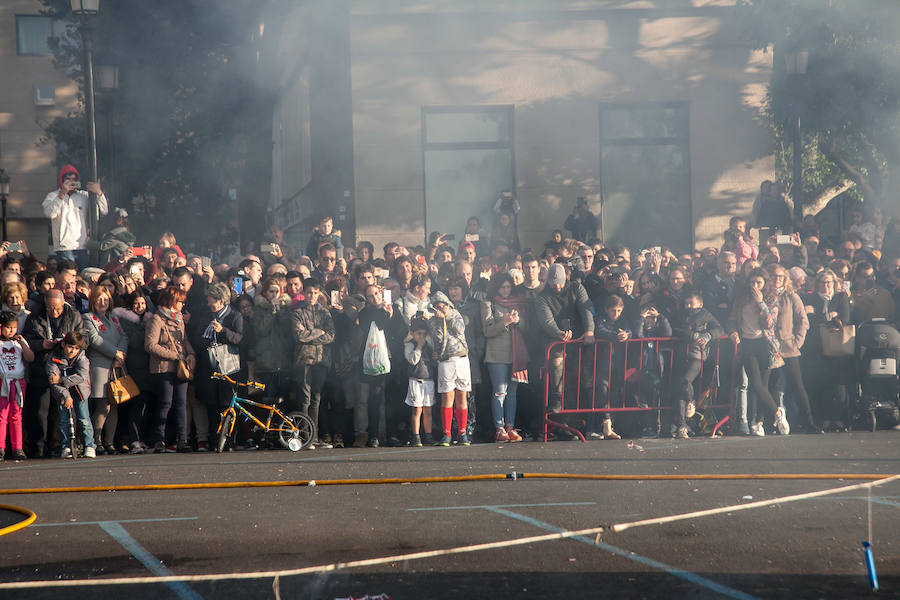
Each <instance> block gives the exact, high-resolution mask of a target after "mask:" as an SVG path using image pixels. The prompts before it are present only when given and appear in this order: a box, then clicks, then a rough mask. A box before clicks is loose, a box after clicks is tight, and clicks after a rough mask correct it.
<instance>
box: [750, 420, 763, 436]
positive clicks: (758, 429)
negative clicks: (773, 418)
mask: <svg viewBox="0 0 900 600" xmlns="http://www.w3.org/2000/svg"><path fill="white" fill-rule="evenodd" d="M750 435H755V436H756V437H765V436H766V429H765V428H764V427H763V424H762V421H757V422H755V423H751V424H750Z"/></svg>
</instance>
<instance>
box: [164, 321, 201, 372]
mask: <svg viewBox="0 0 900 600" xmlns="http://www.w3.org/2000/svg"><path fill="white" fill-rule="evenodd" d="M163 329H165V330H166V335H167V336H169V341H170V342H172V345H173V346H175V339H174V338H173V337H172V333H171V332H170V331H169V326H168V325H166V324H165V323H163ZM175 377H176V378H177V379H178V380H179V381H193V380H194V372H193V371H192V370H191V368H190V367H189V366H188V364H187V361H186V360H184V358H179V359H178V364H177V365H176V366H175Z"/></svg>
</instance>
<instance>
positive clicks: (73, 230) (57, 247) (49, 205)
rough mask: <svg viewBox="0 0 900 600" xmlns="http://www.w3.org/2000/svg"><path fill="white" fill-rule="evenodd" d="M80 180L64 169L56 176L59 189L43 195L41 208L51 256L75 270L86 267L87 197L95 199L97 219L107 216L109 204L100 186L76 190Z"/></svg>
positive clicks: (70, 169)
mask: <svg viewBox="0 0 900 600" xmlns="http://www.w3.org/2000/svg"><path fill="white" fill-rule="evenodd" d="M80 181H81V176H80V175H79V174H78V171H77V170H76V169H75V167H73V166H72V165H66V166H64V167H63V168H62V170H60V172H59V189H57V190H56V191H53V192H50V193H49V194H47V197H46V198H44V201H43V202H42V203H41V206H42V207H43V209H44V216H46V217H47V218H48V219H50V228H51V230H52V232H53V252H55V253H56V254H57V256H59V257H61V258H67V259H69V260H73V261H75V262H76V263H77V264H78V268H79V269H83V268H85V267H87V266H88V251H87V241H88V234H89V233H90V232H89V231H88V215H89V214H90V212H89V211H90V210H91V203H90V195H89V194H88V192H90V193H93V194H94V195H96V196H97V208H98V209H99V211H100V215H105V214H106V213H107V212H108V207H109V204H108V202H107V200H106V196H104V195H103V190H102V189H100V183H99V182H96V181H90V182H88V183H87V185H86V186H85V187H86V188H87V191H85V190H83V189H80V187H81V183H80Z"/></svg>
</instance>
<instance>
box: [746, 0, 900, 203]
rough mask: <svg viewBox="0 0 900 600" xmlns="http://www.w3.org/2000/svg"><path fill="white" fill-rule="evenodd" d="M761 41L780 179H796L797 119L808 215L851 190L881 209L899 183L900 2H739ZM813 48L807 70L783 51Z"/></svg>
mask: <svg viewBox="0 0 900 600" xmlns="http://www.w3.org/2000/svg"><path fill="white" fill-rule="evenodd" d="M740 9H741V10H742V11H743V13H744V14H743V17H744V18H743V20H742V21H743V22H744V23H745V24H746V27H747V34H748V35H749V37H750V39H751V41H752V43H753V45H754V46H755V47H756V48H765V49H770V48H774V52H775V57H774V58H775V69H774V70H773V75H772V80H771V83H770V87H769V92H768V104H767V109H768V115H769V117H770V119H771V123H772V128H773V132H774V135H775V140H776V178H777V179H778V180H779V181H780V182H782V183H784V184H785V185H786V187H787V188H788V189H790V188H791V186H792V185H793V184H794V182H793V181H792V170H791V165H792V161H793V152H794V149H793V147H792V144H791V139H792V136H791V123H792V120H793V119H796V118H797V116H799V118H800V122H801V124H802V132H803V138H802V144H801V145H802V151H803V198H804V199H805V200H806V202H805V204H806V210H805V212H807V213H810V212H811V213H816V212H818V211H819V210H821V209H822V208H824V206H825V205H826V204H827V203H828V201H829V200H831V199H832V198H834V197H836V196H837V195H839V194H841V193H847V194H849V195H850V196H852V197H855V198H857V199H859V200H864V201H865V202H866V203H871V204H872V205H874V206H877V207H884V206H887V205H889V204H887V203H888V201H889V200H890V199H893V198H896V197H897V192H898V191H900V44H898V38H897V31H898V27H900V10H898V6H897V3H896V2H895V1H894V0H868V1H867V2H858V1H857V0H740ZM800 49H802V50H806V51H808V52H809V63H808V67H807V72H806V75H801V76H796V75H795V76H789V75H787V73H786V72H785V68H784V58H783V55H784V53H785V52H786V51H790V50H800Z"/></svg>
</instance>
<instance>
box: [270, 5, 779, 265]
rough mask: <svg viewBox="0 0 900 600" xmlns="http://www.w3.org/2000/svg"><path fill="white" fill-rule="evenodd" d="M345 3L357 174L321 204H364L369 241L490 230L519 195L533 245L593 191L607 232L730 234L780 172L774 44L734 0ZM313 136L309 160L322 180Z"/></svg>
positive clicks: (359, 212)
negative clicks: (750, 35) (746, 26)
mask: <svg viewBox="0 0 900 600" xmlns="http://www.w3.org/2000/svg"><path fill="white" fill-rule="evenodd" d="M336 4H341V5H343V6H342V7H341V8H340V10H336V11H335V12H333V13H332V15H331V17H332V18H333V19H334V20H335V22H337V23H338V26H339V27H342V25H341V23H342V22H343V19H346V27H347V31H348V33H347V41H348V43H349V50H348V51H346V54H347V55H348V58H349V68H350V89H349V90H348V91H347V94H349V96H348V97H349V98H350V105H349V111H350V116H349V118H350V119H351V120H352V140H353V147H352V167H350V166H347V167H346V168H345V169H344V171H345V172H347V171H350V170H351V169H352V173H353V183H352V186H345V189H346V193H347V194H349V195H350V196H351V197H349V198H348V197H344V196H342V197H339V198H332V197H326V196H318V197H317V198H316V199H315V200H314V201H313V202H312V204H311V205H310V207H309V208H308V210H315V207H318V206H321V208H322V210H332V211H333V212H336V213H337V212H339V211H341V210H343V211H348V210H349V211H351V212H352V215H353V220H354V222H355V225H356V230H355V233H356V239H357V240H370V241H372V242H373V243H374V244H375V246H376V247H379V246H380V245H382V244H384V243H386V242H387V241H390V240H397V241H399V242H401V243H405V244H420V243H422V242H423V240H424V238H425V236H426V234H427V232H430V231H435V230H438V231H444V232H449V233H454V234H456V236H457V239H460V237H461V234H462V232H463V228H464V226H465V223H466V219H467V218H468V217H470V216H478V217H479V218H480V220H481V222H482V226H483V227H484V228H485V229H487V230H490V228H491V223H492V221H493V218H494V216H493V214H492V207H493V205H494V202H495V200H496V198H497V196H498V194H499V193H500V192H501V191H503V190H511V191H513V192H514V193H515V195H516V197H517V198H518V200H519V203H520V205H521V207H522V209H521V213H520V215H519V218H518V228H519V235H520V238H521V242H522V246H523V247H532V248H538V247H540V246H541V245H542V243H543V242H544V241H545V240H546V239H547V238H548V236H549V233H550V231H551V230H552V229H555V228H561V227H562V224H563V223H564V221H565V219H566V217H567V216H568V215H569V214H570V213H571V211H572V209H573V207H574V205H575V202H576V198H578V197H580V196H583V197H585V198H586V199H587V202H588V204H589V206H590V207H591V209H592V210H593V212H594V213H596V214H598V215H602V222H603V225H602V232H601V233H602V235H603V237H604V238H605V239H606V240H607V241H608V242H612V243H615V242H627V243H629V244H631V245H635V246H641V245H643V244H648V243H650V242H662V243H664V244H667V245H669V246H671V247H672V248H673V249H676V250H679V251H684V250H687V249H688V248H690V247H693V246H703V245H706V244H710V243H714V242H717V241H720V240H721V232H722V231H723V230H724V229H725V228H726V227H727V221H728V219H729V217H730V216H732V215H734V214H749V212H750V207H751V204H752V201H753V199H754V197H755V195H756V193H757V191H758V189H759V184H760V182H761V181H762V180H764V179H770V178H771V177H772V174H773V171H774V159H773V148H772V147H771V144H772V142H771V139H772V138H771V134H770V130H769V128H768V125H767V123H766V121H765V118H764V115H763V110H764V100H765V92H766V88H767V85H768V82H769V78H770V75H771V69H772V58H771V57H772V55H771V53H765V52H760V51H754V50H752V49H751V48H750V47H749V45H748V44H747V43H745V42H743V41H742V37H741V29H740V25H741V24H740V13H739V9H738V8H737V6H736V2H735V0H647V1H643V2H625V1H622V0H530V1H527V2H523V1H513V0H508V1H504V0H495V1H490V2H484V1H475V0H417V1H412V0H391V1H381V0H352V1H350V2H346V3H341V2H339V3H336ZM296 25H297V27H298V28H299V27H301V24H300V23H299V22H298V23H296ZM286 29H287V30H296V29H295V28H294V27H291V26H288V27H287V28H286ZM343 52H344V51H343V50H341V49H339V48H338V49H335V50H334V51H333V52H330V54H337V55H341V56H343ZM314 54H315V53H313V54H311V55H310V56H314ZM314 61H315V59H313V62H314ZM301 80H302V76H298V77H297V78H296V81H297V82H300V81H301ZM313 87H314V84H313ZM309 122H310V123H311V128H312V130H313V131H315V129H316V114H315V111H313V112H312V114H311V116H310V120H309ZM315 146H316V143H315V140H313V143H312V150H311V152H312V156H313V162H312V165H311V168H310V169H309V170H308V171H307V170H299V171H298V173H309V174H310V178H311V181H313V182H315V180H316V179H317V177H319V176H320V174H319V169H317V165H316V161H315V153H316V148H315ZM283 150H284V148H282V151H283ZM278 162H279V163H280V164H285V162H287V163H292V159H291V158H290V157H285V156H284V155H283V154H282V155H281V156H280V157H279V161H278ZM276 168H279V167H278V166H277V165H276ZM280 168H282V169H284V167H280ZM302 214H303V210H302V209H300V208H298V217H299V216H300V215H302Z"/></svg>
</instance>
